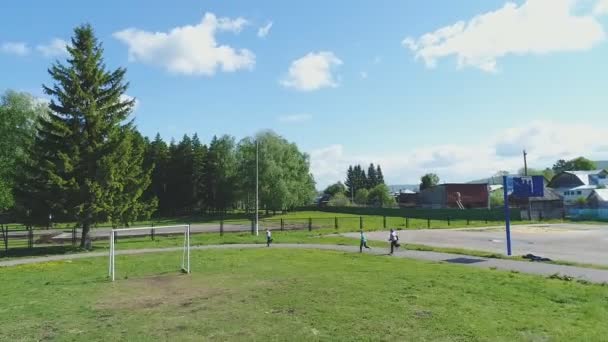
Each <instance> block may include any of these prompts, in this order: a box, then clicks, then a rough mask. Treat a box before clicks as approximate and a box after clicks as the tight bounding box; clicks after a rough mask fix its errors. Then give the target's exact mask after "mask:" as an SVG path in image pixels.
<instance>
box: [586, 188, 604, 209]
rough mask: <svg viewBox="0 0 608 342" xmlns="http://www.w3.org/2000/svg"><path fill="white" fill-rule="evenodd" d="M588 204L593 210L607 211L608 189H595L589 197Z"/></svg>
mask: <svg viewBox="0 0 608 342" xmlns="http://www.w3.org/2000/svg"><path fill="white" fill-rule="evenodd" d="M587 204H588V205H589V207H591V208H595V209H607V208H608V189H595V190H593V192H592V193H591V195H589V197H587Z"/></svg>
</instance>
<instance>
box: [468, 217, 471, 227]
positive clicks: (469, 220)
mask: <svg viewBox="0 0 608 342" xmlns="http://www.w3.org/2000/svg"><path fill="white" fill-rule="evenodd" d="M470 224H471V219H470V218H469V217H467V226H468V225H470Z"/></svg>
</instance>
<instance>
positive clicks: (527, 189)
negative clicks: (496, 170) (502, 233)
mask: <svg viewBox="0 0 608 342" xmlns="http://www.w3.org/2000/svg"><path fill="white" fill-rule="evenodd" d="M502 184H503V193H504V199H505V228H506V232H507V255H511V217H510V216H511V215H510V214H511V213H510V210H509V195H511V194H513V196H515V197H518V198H529V197H543V196H544V194H545V180H544V177H543V176H531V177H528V176H524V177H510V176H503V177H502Z"/></svg>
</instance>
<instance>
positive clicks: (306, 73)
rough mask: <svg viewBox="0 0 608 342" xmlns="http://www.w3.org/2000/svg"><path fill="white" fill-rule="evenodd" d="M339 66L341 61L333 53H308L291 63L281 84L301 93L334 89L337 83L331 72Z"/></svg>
mask: <svg viewBox="0 0 608 342" xmlns="http://www.w3.org/2000/svg"><path fill="white" fill-rule="evenodd" d="M339 65H342V60H340V59H339V58H338V57H336V55H334V53H333V52H330V51H320V52H310V53H308V54H307V55H306V56H304V57H302V58H299V59H296V60H295V61H293V62H292V63H291V66H290V67H289V72H288V75H287V77H285V79H283V80H282V81H281V84H282V85H283V86H285V87H288V88H294V89H297V90H301V91H312V90H318V89H321V88H326V87H331V88H334V87H337V86H338V82H337V81H336V79H335V76H334V75H333V74H332V71H333V69H334V68H335V67H336V66H339Z"/></svg>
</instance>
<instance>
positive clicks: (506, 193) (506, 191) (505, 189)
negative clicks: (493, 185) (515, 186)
mask: <svg viewBox="0 0 608 342" xmlns="http://www.w3.org/2000/svg"><path fill="white" fill-rule="evenodd" d="M507 177H508V176H502V189H503V193H504V198H505V228H506V231H507V255H509V256H510V255H511V215H510V214H511V213H510V211H509V189H508V186H507Z"/></svg>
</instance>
